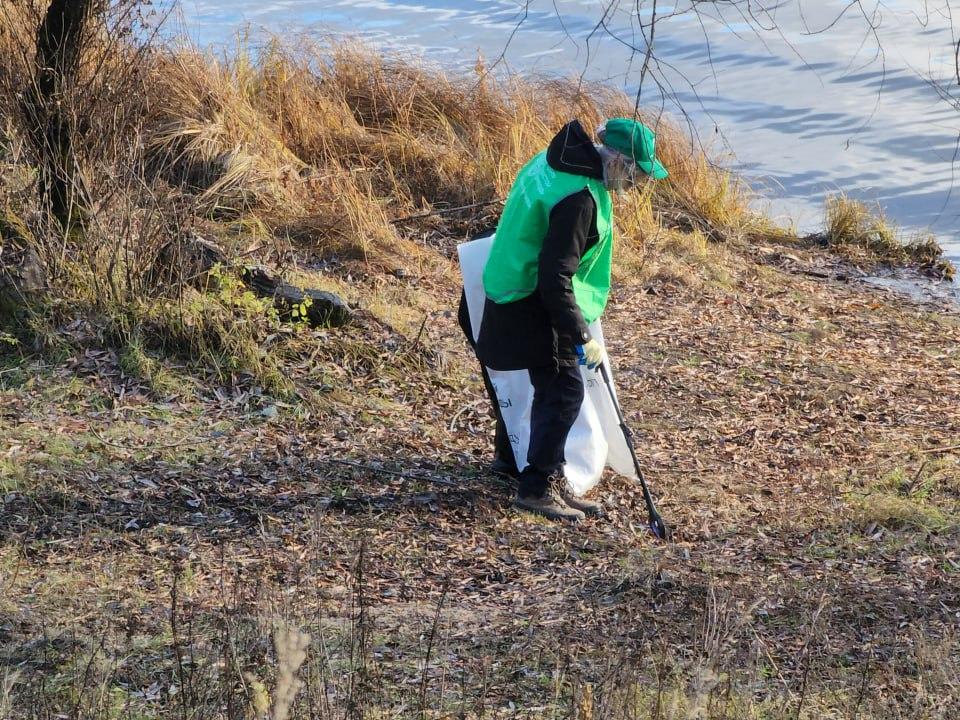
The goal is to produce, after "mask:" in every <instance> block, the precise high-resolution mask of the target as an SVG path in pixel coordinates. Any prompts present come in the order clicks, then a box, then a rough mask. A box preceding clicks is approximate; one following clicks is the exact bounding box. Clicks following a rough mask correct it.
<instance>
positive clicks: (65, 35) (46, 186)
mask: <svg viewBox="0 0 960 720" xmlns="http://www.w3.org/2000/svg"><path fill="white" fill-rule="evenodd" d="M96 1H97V0H52V1H51V3H50V6H49V7H48V8H47V12H46V14H45V15H44V18H43V23H42V24H41V25H40V28H39V30H38V31H37V54H36V75H35V77H34V83H33V87H32V88H31V90H30V92H28V93H27V95H26V98H25V99H24V112H25V115H26V118H27V121H28V124H29V130H30V139H31V142H32V143H33V146H34V150H35V151H36V153H37V157H38V158H39V161H40V163H39V164H40V192H41V194H42V198H41V199H42V200H43V201H45V202H47V203H49V206H50V209H51V211H52V213H53V216H54V217H55V218H56V219H57V221H58V222H59V223H60V227H61V228H62V229H63V230H64V231H66V230H67V229H68V226H69V225H70V223H71V215H73V214H74V209H75V208H74V197H75V190H76V188H75V185H74V177H75V172H74V169H75V166H76V160H75V157H74V154H73V133H72V127H71V120H72V118H71V117H70V114H69V112H68V111H67V109H66V107H65V103H64V99H65V96H66V92H67V90H68V89H69V88H70V86H71V84H72V83H73V82H74V80H75V78H76V74H77V68H78V65H79V61H80V53H81V50H82V45H83V36H84V30H85V27H86V24H87V21H88V20H89V18H90V15H91V11H92V9H93V6H94V4H95V3H96Z"/></svg>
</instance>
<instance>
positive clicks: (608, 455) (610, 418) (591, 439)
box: [457, 235, 636, 495]
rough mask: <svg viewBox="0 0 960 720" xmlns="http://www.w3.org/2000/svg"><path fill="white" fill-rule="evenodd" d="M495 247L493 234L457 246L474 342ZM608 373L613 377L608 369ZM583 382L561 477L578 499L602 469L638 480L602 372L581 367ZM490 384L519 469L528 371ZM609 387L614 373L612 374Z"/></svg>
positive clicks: (496, 375)
mask: <svg viewBox="0 0 960 720" xmlns="http://www.w3.org/2000/svg"><path fill="white" fill-rule="evenodd" d="M492 245H493V236H492V235H491V236H488V237H483V238H479V239H477V240H471V241H469V242H465V243H463V244H461V245H459V246H458V247H457V252H458V254H459V256H460V269H461V271H462V273H463V287H464V291H465V292H466V296H467V309H468V310H469V312H470V324H471V326H472V327H473V335H474V338H473V339H474V341H476V340H477V338H478V337H479V335H480V323H481V321H482V319H483V305H484V300H485V295H484V292H483V267H484V265H486V262H487V256H488V255H489V254H490V248H491V246H492ZM590 334H591V335H592V336H593V337H594V338H596V340H597V342H599V343H600V344H601V345H603V344H604V342H603V331H602V330H601V328H600V321H599V320H597V321H596V322H593V323H591V324H590ZM604 362H605V364H606V365H607V372H608V373H611V370H610V365H609V363H607V361H606V360H605V361H604ZM580 371H581V373H582V375H583V381H584V389H585V393H584V399H583V405H582V406H581V408H580V414H579V415H578V416H577V419H576V421H575V422H574V424H573V428H572V429H571V430H570V434H569V435H568V436H567V444H566V446H565V447H564V455H565V457H566V461H567V464H566V465H565V467H564V473H565V474H566V477H567V483H568V485H569V487H570V489H571V490H572V491H573V492H574V493H575V494H576V495H583V494H584V493H586V492H587V491H589V490H590V489H591V488H593V487H595V486H596V485H597V483H598V482H600V475H601V474H602V473H603V469H604V468H605V467H608V466H609V467H610V468H612V469H613V470H614V471H615V472H617V473H619V474H620V475H624V476H626V477H636V473H635V472H634V469H633V460H632V459H631V457H630V451H629V449H628V448H627V444H626V441H625V440H624V438H623V433H622V431H621V430H620V423H619V421H618V420H617V412H616V410H615V409H614V407H613V405H612V403H611V402H610V395H609V394H608V392H607V389H606V387H605V386H604V383H603V378H602V377H601V376H600V373H599V372H597V371H595V370H589V369H587V368H586V367H585V366H581V368H580ZM487 372H488V373H489V374H490V381H491V384H492V385H493V388H494V391H495V392H496V395H497V400H498V402H499V403H500V413H501V415H502V416H503V422H504V424H505V425H506V427H507V433H508V435H509V436H510V443H511V445H512V446H513V456H514V458H516V461H517V468H518V469H520V470H523V468H525V467H526V465H527V448H528V446H529V445H530V409H531V407H532V405H533V385H531V383H530V375H529V373H528V372H527V371H526V370H508V371H504V370H491V369H490V368H487ZM610 378H611V383H612V382H613V374H612V373H611V374H610Z"/></svg>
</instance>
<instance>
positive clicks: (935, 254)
mask: <svg viewBox="0 0 960 720" xmlns="http://www.w3.org/2000/svg"><path fill="white" fill-rule="evenodd" d="M826 240H827V242H828V243H829V245H830V247H831V248H833V249H834V250H835V251H837V252H838V253H839V254H841V255H843V256H845V257H847V258H848V259H850V260H853V261H854V262H865V263H868V264H885V265H892V266H896V267H899V266H904V265H912V266H916V267H918V268H919V269H921V270H923V271H925V272H928V273H929V274H931V275H934V276H936V277H940V278H944V279H948V280H949V279H952V278H953V276H954V272H955V270H954V267H953V265H952V264H951V263H950V261H949V260H946V259H945V258H944V257H943V249H942V248H941V247H940V245H939V244H938V243H937V240H936V238H935V237H933V236H932V235H930V234H929V233H927V234H920V235H918V236H916V237H914V238H912V239H910V240H907V241H903V240H902V239H901V233H900V229H899V228H898V227H897V226H896V225H894V224H893V223H891V222H890V221H889V220H887V218H886V217H885V216H884V214H883V211H882V209H881V208H879V207H877V209H876V210H872V209H871V208H870V207H868V206H867V205H866V204H865V203H863V202H860V201H859V200H854V199H852V198H849V197H847V196H846V195H843V194H839V195H833V196H831V197H829V198H827V203H826Z"/></svg>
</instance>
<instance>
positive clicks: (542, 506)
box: [513, 487, 585, 522]
mask: <svg viewBox="0 0 960 720" xmlns="http://www.w3.org/2000/svg"><path fill="white" fill-rule="evenodd" d="M513 504H514V505H515V506H516V507H518V508H520V509H521V510H527V511H529V512H532V513H537V514H538V515H543V516H544V517H545V518H548V519H549V520H568V521H571V522H577V521H579V520H583V518H584V517H585V516H584V514H583V513H582V512H580V511H579V510H576V509H575V508H572V507H570V506H569V505H567V504H566V503H565V502H564V501H563V498H562V497H561V496H560V493H558V492H557V491H556V490H555V489H554V488H552V487H551V488H547V491H546V492H545V493H544V494H543V495H527V496H523V495H517V497H516V499H515V500H514V501H513Z"/></svg>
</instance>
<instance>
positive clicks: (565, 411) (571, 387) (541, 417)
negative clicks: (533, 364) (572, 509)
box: [518, 365, 584, 497]
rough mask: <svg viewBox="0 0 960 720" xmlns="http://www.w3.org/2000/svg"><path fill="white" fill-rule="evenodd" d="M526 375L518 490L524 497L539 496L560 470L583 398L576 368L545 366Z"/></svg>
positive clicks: (578, 372) (582, 390) (580, 379)
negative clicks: (528, 396) (526, 431)
mask: <svg viewBox="0 0 960 720" xmlns="http://www.w3.org/2000/svg"><path fill="white" fill-rule="evenodd" d="M529 372H530V382H531V384H532V385H533V408H532V409H531V413H530V447H529V448H528V450H527V467H526V468H524V470H523V472H522V473H520V487H519V489H518V493H519V494H520V495H522V496H524V497H529V496H531V495H532V496H542V495H543V494H544V492H546V490H547V481H548V479H549V477H550V475H552V474H553V473H555V472H557V471H559V470H560V469H561V468H562V467H563V463H564V452H563V451H564V446H565V445H566V444H567V435H569V434H570V428H572V427H573V423H574V421H575V420H576V419H577V415H579V414H580V406H581V405H582V404H583V395H584V389H583V378H582V377H581V375H580V368H579V367H576V366H574V367H564V366H562V365H561V366H560V367H559V368H557V367H556V366H549V367H543V368H531V369H530V371H529Z"/></svg>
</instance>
